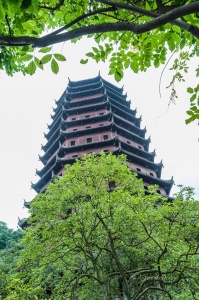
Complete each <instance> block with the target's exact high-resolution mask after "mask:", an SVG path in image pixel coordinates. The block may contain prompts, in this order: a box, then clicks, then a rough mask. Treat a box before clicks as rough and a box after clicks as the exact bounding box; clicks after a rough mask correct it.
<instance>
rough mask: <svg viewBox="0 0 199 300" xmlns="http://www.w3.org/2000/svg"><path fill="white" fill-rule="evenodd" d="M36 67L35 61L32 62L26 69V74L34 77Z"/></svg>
mask: <svg viewBox="0 0 199 300" xmlns="http://www.w3.org/2000/svg"><path fill="white" fill-rule="evenodd" d="M36 68H37V67H36V65H35V63H34V61H31V62H30V63H29V64H28V66H27V67H26V73H27V74H29V75H33V74H34V73H35V71H36Z"/></svg>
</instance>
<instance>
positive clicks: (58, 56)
mask: <svg viewBox="0 0 199 300" xmlns="http://www.w3.org/2000/svg"><path fill="white" fill-rule="evenodd" d="M54 57H55V58H56V59H57V60H59V61H66V58H65V56H64V55H62V54H59V53H56V54H54Z"/></svg>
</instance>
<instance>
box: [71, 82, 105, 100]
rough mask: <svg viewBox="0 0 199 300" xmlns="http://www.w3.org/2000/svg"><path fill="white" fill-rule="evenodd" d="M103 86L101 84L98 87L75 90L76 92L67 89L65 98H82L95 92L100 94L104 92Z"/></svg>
mask: <svg viewBox="0 0 199 300" xmlns="http://www.w3.org/2000/svg"><path fill="white" fill-rule="evenodd" d="M104 90H105V89H104V87H103V85H101V86H100V87H97V88H95V89H92V90H91V89H87V90H83V91H81V90H80V91H77V92H69V91H68V90H67V91H66V99H74V98H82V97H86V96H89V95H95V94H102V93H104Z"/></svg>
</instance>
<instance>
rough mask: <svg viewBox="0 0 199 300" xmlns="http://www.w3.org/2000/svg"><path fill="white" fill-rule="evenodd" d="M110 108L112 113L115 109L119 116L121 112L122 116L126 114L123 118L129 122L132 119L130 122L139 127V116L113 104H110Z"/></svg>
mask: <svg viewBox="0 0 199 300" xmlns="http://www.w3.org/2000/svg"><path fill="white" fill-rule="evenodd" d="M111 109H112V112H113V113H114V112H115V111H116V112H118V114H117V115H118V116H120V115H121V114H122V117H123V114H124V115H126V116H127V118H125V120H126V121H128V122H130V121H132V123H133V124H134V125H135V126H137V127H140V121H141V117H139V118H137V117H135V116H134V115H132V114H130V113H129V112H127V111H125V110H123V109H121V108H118V107H117V106H116V105H114V104H111Z"/></svg>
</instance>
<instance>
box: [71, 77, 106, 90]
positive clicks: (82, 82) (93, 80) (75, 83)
mask: <svg viewBox="0 0 199 300" xmlns="http://www.w3.org/2000/svg"><path fill="white" fill-rule="evenodd" d="M100 79H101V76H100V75H97V76H96V77H93V78H88V79H83V80H78V81H72V80H70V79H69V82H68V86H70V87H77V86H85V85H88V84H92V83H96V82H99V81H100Z"/></svg>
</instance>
